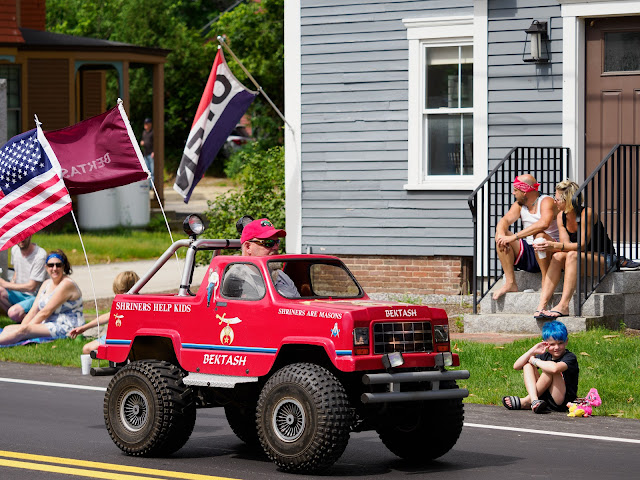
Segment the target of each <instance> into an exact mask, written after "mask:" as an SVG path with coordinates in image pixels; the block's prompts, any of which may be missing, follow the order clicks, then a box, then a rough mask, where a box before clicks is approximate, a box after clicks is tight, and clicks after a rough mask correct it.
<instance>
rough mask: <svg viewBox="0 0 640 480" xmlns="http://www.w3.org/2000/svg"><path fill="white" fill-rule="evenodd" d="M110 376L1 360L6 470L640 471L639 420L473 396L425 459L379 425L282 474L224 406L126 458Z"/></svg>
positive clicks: (520, 474)
mask: <svg viewBox="0 0 640 480" xmlns="http://www.w3.org/2000/svg"><path fill="white" fill-rule="evenodd" d="M109 380H110V377H88V376H82V375H80V371H79V369H68V368H59V367H48V366H29V365H22V364H12V363H0V422H1V423H0V479H3V480H4V479H8V480H14V479H15V480H23V479H24V480H27V479H28V480H40V479H47V480H49V479H52V480H57V479H65V480H68V479H76V478H77V479H80V478H87V477H88V478H107V479H117V480H124V479H127V480H133V479H141V478H146V479H149V478H159V479H168V478H191V479H194V478H200V479H203V478H216V477H217V478H221V477H223V478H241V479H254V478H257V477H260V478H262V479H276V478H277V479H281V478H291V479H295V478H326V477H332V478H385V479H399V478H416V475H417V476H418V477H417V478H427V477H432V476H433V477H435V476H437V477H438V478H445V479H446V478H455V479H457V478H473V479H474V480H475V479H485V478H487V479H489V478H491V479H496V478H515V479H518V478H532V477H535V478H562V479H573V478H578V479H592V478H593V479H608V478H616V479H627V478H629V479H631V478H638V476H639V473H638V472H640V455H638V452H640V422H638V421H636V420H624V419H617V418H607V417H592V418H586V419H583V418H568V417H566V416H565V415H564V414H549V415H533V414H532V413H531V412H528V411H519V412H508V411H506V410H505V409H504V408H502V407H491V406H480V405H466V407H465V428H464V429H463V432H462V435H461V437H460V439H459V441H458V443H457V444H456V446H455V447H454V449H453V450H451V451H450V452H449V453H448V454H446V455H445V456H443V457H441V459H439V460H438V461H435V462H432V463H430V464H427V465H412V464H409V463H407V462H405V461H403V460H401V459H399V458H397V457H396V456H394V455H393V454H391V453H390V452H389V451H388V450H386V448H385V447H384V446H383V445H382V443H381V442H380V440H379V439H378V437H377V435H376V434H375V433H374V432H363V433H356V434H352V435H351V439H350V442H349V446H348V447H347V450H346V452H345V454H344V455H343V456H342V457H341V458H340V460H339V461H338V462H337V463H336V464H335V465H334V466H333V467H332V468H331V469H330V470H329V471H328V472H327V473H326V474H325V475H323V476H318V477H304V476H298V475H289V474H285V473H283V472H281V471H279V470H278V469H277V468H276V466H275V465H273V464H272V463H271V462H269V461H268V460H267V459H266V458H265V457H264V456H263V455H262V454H261V453H260V452H256V451H254V450H251V449H250V448H248V447H246V446H245V445H244V444H243V443H242V442H240V441H239V440H238V439H237V438H236V437H235V436H234V435H233V433H232V432H231V430H230V428H229V426H228V425H227V422H226V419H225V416H224V412H223V410H222V409H219V408H218V409H205V410H199V411H198V417H197V421H196V427H195V430H194V432H193V434H192V436H191V438H190V440H189V441H188V442H187V444H186V445H185V446H184V447H183V448H182V449H181V450H179V451H178V452H177V453H176V454H174V455H173V456H171V457H170V458H162V459H150V458H134V457H128V456H126V455H124V454H122V453H121V452H120V450H119V449H118V448H117V447H116V446H115V445H114V444H113V443H112V441H111V439H110V437H109V436H108V434H107V432H106V429H105V427H104V421H103V414H102V400H103V397H104V388H106V385H107V384H108V382H109ZM34 382H35V383H34ZM38 382H40V383H38ZM74 386H75V388H74ZM78 387H80V388H78ZM605 401H606V399H605ZM434 434H435V435H437V432H434ZM87 462H89V463H87ZM91 462H98V463H91ZM145 469H147V470H145ZM193 474H198V475H201V476H200V477H198V476H197V475H196V476H194V475H193ZM203 476H204V477H203Z"/></svg>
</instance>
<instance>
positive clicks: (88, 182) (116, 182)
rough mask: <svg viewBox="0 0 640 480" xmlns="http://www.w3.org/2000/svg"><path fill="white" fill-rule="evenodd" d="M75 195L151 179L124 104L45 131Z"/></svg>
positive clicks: (63, 174)
mask: <svg viewBox="0 0 640 480" xmlns="http://www.w3.org/2000/svg"><path fill="white" fill-rule="evenodd" d="M44 135H45V137H46V138H47V140H48V141H49V144H50V145H51V148H52V150H53V151H54V153H55V154H56V157H58V161H59V162H60V166H61V167H62V176H63V180H64V183H65V185H66V186H67V189H68V190H69V193H70V194H72V195H76V194H82V193H91V192H97V191H98V190H104V189H105V188H113V187H119V186H121V185H127V184H129V183H133V182H137V181H139V180H144V179H146V178H148V175H149V174H148V171H147V166H146V165H145V163H144V161H143V159H142V152H141V151H140V147H139V146H138V143H137V141H136V138H135V135H134V134H133V131H132V130H131V125H130V124H129V119H128V118H127V115H126V113H125V112H124V108H123V107H122V104H121V103H119V104H118V106H116V107H113V108H112V109H111V110H109V111H107V112H105V113H103V114H101V115H97V116H95V117H91V118H88V119H87V120H84V121H82V122H80V123H77V124H75V125H72V126H70V127H66V128H63V129H60V130H54V131H51V132H45V133H44Z"/></svg>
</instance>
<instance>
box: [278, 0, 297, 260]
mask: <svg viewBox="0 0 640 480" xmlns="http://www.w3.org/2000/svg"><path fill="white" fill-rule="evenodd" d="M300 32H301V28H300V0H287V1H286V2H285V3H284V86H285V89H284V91H285V102H284V105H285V110H284V113H285V118H286V119H287V122H288V123H289V125H290V126H291V128H288V127H287V126H286V125H285V135H284V184H285V212H286V217H285V218H286V227H285V228H286V230H287V253H302V156H301V138H300V137H301V135H302V113H301V109H302V74H301V58H300V55H301V38H300ZM280 227H281V226H280Z"/></svg>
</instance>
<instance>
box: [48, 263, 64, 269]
mask: <svg viewBox="0 0 640 480" xmlns="http://www.w3.org/2000/svg"><path fill="white" fill-rule="evenodd" d="M47 267H49V268H62V264H61V263H60V262H54V263H47Z"/></svg>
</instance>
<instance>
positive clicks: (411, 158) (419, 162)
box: [403, 0, 488, 190]
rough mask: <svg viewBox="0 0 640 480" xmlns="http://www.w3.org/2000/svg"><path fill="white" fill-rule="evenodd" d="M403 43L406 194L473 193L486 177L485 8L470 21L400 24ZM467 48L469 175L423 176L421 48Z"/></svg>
mask: <svg viewBox="0 0 640 480" xmlns="http://www.w3.org/2000/svg"><path fill="white" fill-rule="evenodd" d="M403 23H404V25H405V27H406V28H407V39H408V41H409V107H408V114H409V131H408V182H407V184H406V185H404V188H405V189H406V190H473V189H475V188H476V186H477V185H478V184H479V183H480V182H481V181H482V180H483V179H484V178H485V177H486V176H487V151H488V140H487V3H486V0H480V1H475V2H474V15H473V16H456V17H435V18H433V17H431V18H410V19H404V20H403ZM464 45H471V46H473V108H472V109H466V108H465V109H455V113H463V112H465V111H472V113H473V175H433V176H425V172H424V168H425V166H426V165H425V161H424V158H425V152H424V150H425V145H426V141H425V137H424V136H425V132H424V128H423V125H424V122H423V116H424V115H425V114H428V113H429V110H427V109H425V108H424V105H425V99H424V96H425V92H426V88H425V85H424V81H425V75H424V72H425V61H426V56H425V54H424V52H425V48H429V47H430V46H438V47H444V46H464Z"/></svg>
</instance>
